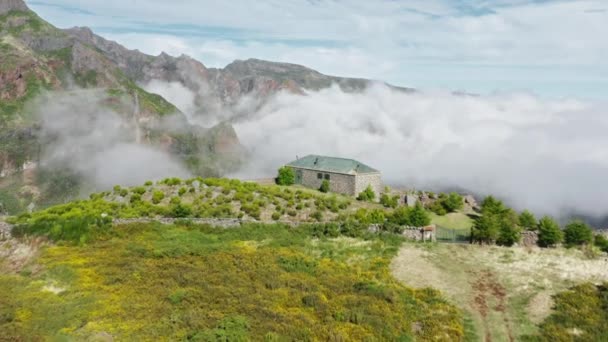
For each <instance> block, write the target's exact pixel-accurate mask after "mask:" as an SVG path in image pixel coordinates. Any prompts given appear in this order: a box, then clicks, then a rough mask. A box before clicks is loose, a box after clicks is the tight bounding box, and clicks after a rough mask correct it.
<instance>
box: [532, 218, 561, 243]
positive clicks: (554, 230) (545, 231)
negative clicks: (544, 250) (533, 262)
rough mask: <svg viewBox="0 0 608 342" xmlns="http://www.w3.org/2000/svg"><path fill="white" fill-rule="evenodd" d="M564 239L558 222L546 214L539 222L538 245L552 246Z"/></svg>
mask: <svg viewBox="0 0 608 342" xmlns="http://www.w3.org/2000/svg"><path fill="white" fill-rule="evenodd" d="M562 240H563V233H562V231H561V230H560V229H559V225H558V224H557V222H556V221H555V220H554V219H552V218H551V217H549V216H544V217H543V218H541V219H540V221H539V222H538V245H539V246H540V247H551V246H555V245H557V244H559V243H560V242H562Z"/></svg>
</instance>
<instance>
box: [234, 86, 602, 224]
mask: <svg viewBox="0 0 608 342" xmlns="http://www.w3.org/2000/svg"><path fill="white" fill-rule="evenodd" d="M605 114H606V113H605V110H603V109H602V107H601V106H600V104H599V103H595V104H594V103H586V102H581V101H577V100H559V101H558V100H542V99H539V98H537V97H535V96H532V95H529V94H501V95H493V96H488V97H478V96H462V95H454V94H451V93H447V92H432V93H423V92H418V93H413V94H405V93H401V92H395V91H392V90H390V89H388V88H387V87H384V86H382V85H376V86H373V87H371V88H370V89H368V90H367V91H366V92H365V93H363V94H360V93H359V94H355V93H352V94H351V93H344V92H342V91H340V89H338V88H337V87H332V88H329V89H325V90H321V91H319V92H310V93H308V94H307V96H299V95H291V94H287V93H280V94H278V95H276V96H275V97H274V98H272V99H271V100H270V101H268V102H267V103H266V104H265V105H264V106H262V108H261V109H260V110H259V111H258V112H256V113H254V114H252V115H250V116H249V117H248V118H246V119H241V120H239V121H237V122H236V123H235V129H236V131H237V134H238V136H239V139H240V140H241V142H242V144H243V145H244V146H246V147H248V148H249V149H250V151H251V154H252V155H251V164H250V165H248V166H247V167H245V168H244V169H243V170H242V172H240V173H239V174H238V176H241V177H247V178H256V177H268V176H271V175H274V174H275V173H276V169H277V167H278V166H280V165H282V164H284V163H286V162H289V161H290V160H292V159H295V157H296V156H304V155H306V154H323V155H331V156H342V157H348V158H355V159H358V160H360V161H362V162H365V163H368V164H369V165H371V166H373V167H375V168H378V169H380V170H381V171H382V172H383V177H384V180H385V182H386V183H389V184H394V185H400V186H407V187H411V188H418V189H428V188H435V189H437V188H462V189H467V190H468V191H472V192H475V193H478V194H480V195H486V194H494V195H496V196H498V197H500V198H503V199H505V200H506V201H507V202H508V203H509V204H510V205H513V206H514V207H515V208H517V209H523V208H529V209H531V210H534V211H535V212H537V213H548V214H553V215H557V216H559V215H564V214H565V212H566V211H569V210H576V211H577V212H580V213H582V214H586V215H592V216H596V215H603V214H606V212H607V211H608V210H607V209H608V208H607V207H606V206H605V203H606V202H608V185H604V182H603V180H604V179H605V176H606V175H607V174H608V134H606V132H608V117H607V116H606V115H605Z"/></svg>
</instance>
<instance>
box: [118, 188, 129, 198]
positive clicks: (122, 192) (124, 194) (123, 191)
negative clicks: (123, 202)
mask: <svg viewBox="0 0 608 342" xmlns="http://www.w3.org/2000/svg"><path fill="white" fill-rule="evenodd" d="M128 195H129V189H120V196H121V197H127V196H128Z"/></svg>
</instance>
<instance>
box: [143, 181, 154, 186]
mask: <svg viewBox="0 0 608 342" xmlns="http://www.w3.org/2000/svg"><path fill="white" fill-rule="evenodd" d="M153 184H154V183H152V181H146V182H145V183H144V185H145V186H152V185H153Z"/></svg>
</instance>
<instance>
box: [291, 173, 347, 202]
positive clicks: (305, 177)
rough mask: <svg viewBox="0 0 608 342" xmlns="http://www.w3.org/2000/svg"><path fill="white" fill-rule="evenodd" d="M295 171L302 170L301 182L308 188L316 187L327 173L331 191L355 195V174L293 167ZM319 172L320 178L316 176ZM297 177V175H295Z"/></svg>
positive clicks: (318, 186)
mask: <svg viewBox="0 0 608 342" xmlns="http://www.w3.org/2000/svg"><path fill="white" fill-rule="evenodd" d="M294 170H295V171H296V173H297V172H298V171H301V172H302V182H301V184H302V185H304V186H307V187H309V188H313V189H318V188H320V187H321V183H322V182H323V180H324V179H325V175H329V190H330V191H331V192H335V193H339V194H345V195H350V196H353V195H355V176H352V175H345V174H340V173H333V172H319V171H316V170H308V169H298V168H294ZM319 173H321V175H322V177H323V178H322V179H319V178H318V174H319ZM296 178H297V177H296Z"/></svg>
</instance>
